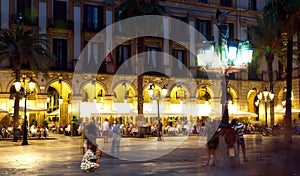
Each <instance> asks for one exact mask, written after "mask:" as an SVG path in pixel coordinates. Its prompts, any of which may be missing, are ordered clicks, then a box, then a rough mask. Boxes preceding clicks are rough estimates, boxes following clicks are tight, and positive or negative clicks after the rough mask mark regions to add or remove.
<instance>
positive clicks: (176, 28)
mask: <svg viewBox="0 0 300 176" xmlns="http://www.w3.org/2000/svg"><path fill="white" fill-rule="evenodd" d="M172 18H175V19H177V20H179V21H182V22H185V23H187V22H188V19H187V17H184V16H172ZM176 24H178V23H174V22H173V23H172V22H171V35H175V36H176V37H177V38H178V39H179V40H184V39H186V38H188V37H189V35H188V34H187V33H186V32H185V29H186V27H182V26H181V24H179V25H176Z"/></svg>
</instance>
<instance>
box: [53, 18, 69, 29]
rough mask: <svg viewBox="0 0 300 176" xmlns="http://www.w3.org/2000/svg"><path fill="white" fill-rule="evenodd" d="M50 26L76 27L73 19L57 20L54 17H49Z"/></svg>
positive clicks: (61, 27) (60, 27)
mask: <svg viewBox="0 0 300 176" xmlns="http://www.w3.org/2000/svg"><path fill="white" fill-rule="evenodd" d="M48 27H49V28H59V29H68V30H73V29H74V21H71V20H57V19H53V18H49V19H48Z"/></svg>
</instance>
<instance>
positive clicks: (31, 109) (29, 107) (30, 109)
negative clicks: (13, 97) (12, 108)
mask: <svg viewBox="0 0 300 176" xmlns="http://www.w3.org/2000/svg"><path fill="white" fill-rule="evenodd" d="M19 111H22V112H24V111H25V108H24V107H22V106H20V108H19ZM45 111H47V109H45V108H40V107H34V106H27V107H26V112H45Z"/></svg>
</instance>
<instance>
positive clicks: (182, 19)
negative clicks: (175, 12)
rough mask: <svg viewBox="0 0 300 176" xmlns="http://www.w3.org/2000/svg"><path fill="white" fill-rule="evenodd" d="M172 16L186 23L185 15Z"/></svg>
mask: <svg viewBox="0 0 300 176" xmlns="http://www.w3.org/2000/svg"><path fill="white" fill-rule="evenodd" d="M172 18H175V19H177V20H180V21H182V22H185V23H187V17H182V16H172Z"/></svg>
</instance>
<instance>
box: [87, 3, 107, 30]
mask: <svg viewBox="0 0 300 176" xmlns="http://www.w3.org/2000/svg"><path fill="white" fill-rule="evenodd" d="M103 17H104V15H103V7H101V6H94V5H88V4H85V5H84V28H85V30H87V31H91V32H99V31H100V30H101V29H102V27H103Z"/></svg>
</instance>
